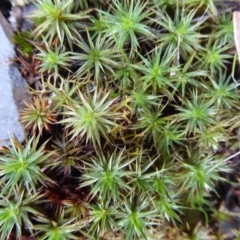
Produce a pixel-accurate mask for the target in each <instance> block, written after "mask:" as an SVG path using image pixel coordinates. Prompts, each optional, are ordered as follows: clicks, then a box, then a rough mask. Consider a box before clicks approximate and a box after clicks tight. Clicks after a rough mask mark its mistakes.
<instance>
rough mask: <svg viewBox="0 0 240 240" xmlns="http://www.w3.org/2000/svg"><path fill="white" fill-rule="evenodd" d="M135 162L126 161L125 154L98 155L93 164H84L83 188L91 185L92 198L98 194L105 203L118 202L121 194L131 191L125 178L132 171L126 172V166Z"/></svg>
mask: <svg viewBox="0 0 240 240" xmlns="http://www.w3.org/2000/svg"><path fill="white" fill-rule="evenodd" d="M133 160H134V159H127V160H125V155H124V154H123V152H120V153H116V152H114V153H113V154H111V155H107V156H104V155H102V154H101V153H98V154H97V157H96V158H93V159H92V161H91V162H87V161H85V162H84V165H85V167H84V168H83V175H82V177H81V180H82V181H83V182H82V184H81V187H85V186H89V185H90V186H92V189H91V194H92V197H94V196H95V195H96V194H98V198H100V199H102V201H104V202H105V201H108V200H110V199H113V200H114V202H117V201H118V200H120V199H121V197H122V196H121V195H122V194H121V192H125V191H130V190H131V188H130V187H129V186H128V184H127V182H126V180H125V176H126V175H128V176H129V175H131V174H132V173H131V171H127V170H126V166H127V165H129V164H130V163H131V162H132V161H133ZM124 190H125V191H124Z"/></svg>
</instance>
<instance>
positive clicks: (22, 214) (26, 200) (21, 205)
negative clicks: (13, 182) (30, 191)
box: [0, 188, 41, 239]
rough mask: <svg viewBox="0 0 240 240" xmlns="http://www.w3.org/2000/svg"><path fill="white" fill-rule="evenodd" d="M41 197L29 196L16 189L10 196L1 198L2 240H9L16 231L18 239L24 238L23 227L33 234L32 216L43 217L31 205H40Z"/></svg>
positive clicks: (0, 228) (0, 222) (0, 221)
mask: <svg viewBox="0 0 240 240" xmlns="http://www.w3.org/2000/svg"><path fill="white" fill-rule="evenodd" d="M39 197H40V195H37V194H34V195H31V196H27V194H26V193H25V192H24V191H21V190H20V191H19V189H17V188H15V189H14V191H13V192H12V193H11V194H9V195H8V196H4V195H2V194H1V196H0V231H1V234H0V236H1V239H8V238H9V236H10V234H11V232H12V231H13V230H14V229H15V230H16V239H20V238H21V236H22V225H23V224H24V225H25V227H27V228H28V229H29V231H31V232H32V229H33V223H32V221H31V219H30V216H29V215H31V214H34V215H39V216H40V215H41V213H40V212H39V211H37V210H36V209H34V208H33V207H32V206H31V205H32V204H35V205H36V203H38V201H39Z"/></svg>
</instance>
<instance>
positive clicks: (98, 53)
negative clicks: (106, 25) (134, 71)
mask: <svg viewBox="0 0 240 240" xmlns="http://www.w3.org/2000/svg"><path fill="white" fill-rule="evenodd" d="M87 36H88V44H87V43H85V42H84V41H78V42H77V46H78V47H79V48H80V49H81V50H83V51H84V53H73V56H72V59H74V60H77V61H78V62H79V64H80V65H81V66H80V68H79V69H78V71H77V72H76V75H77V77H86V76H87V75H88V73H89V72H91V75H93V78H94V80H95V81H99V80H102V78H103V79H106V78H107V77H108V75H109V74H114V69H116V67H117V66H118V65H119V59H120V56H121V55H120V54H119V52H118V50H117V49H116V47H115V46H114V44H113V41H112V40H111V39H110V38H107V36H106V35H105V36H102V35H101V34H99V35H98V36H97V38H96V40H95V41H94V42H93V40H92V39H91V37H90V36H89V33H88V32H87Z"/></svg>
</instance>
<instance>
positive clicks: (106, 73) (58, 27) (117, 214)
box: [0, 0, 240, 240]
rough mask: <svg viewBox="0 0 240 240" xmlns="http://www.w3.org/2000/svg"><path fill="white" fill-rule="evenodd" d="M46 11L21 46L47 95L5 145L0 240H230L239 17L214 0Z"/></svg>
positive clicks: (60, 0)
mask: <svg viewBox="0 0 240 240" xmlns="http://www.w3.org/2000/svg"><path fill="white" fill-rule="evenodd" d="M36 5H37V7H38V10H37V11H36V12H34V13H33V14H32V16H31V18H32V19H33V20H34V24H35V27H34V29H33V30H31V31H30V32H29V33H26V39H25V33H19V34H16V36H15V42H16V43H17V48H18V50H19V51H18V52H19V53H20V54H22V56H19V59H20V61H19V63H20V64H22V65H20V70H21V73H22V74H23V75H24V77H26V78H27V80H29V82H31V81H33V82H34V81H36V82H35V83H39V82H40V81H41V86H42V88H40V89H35V91H34V90H33V91H31V94H32V101H29V102H28V103H26V105H25V107H24V108H23V109H22V110H21V113H20V121H21V123H22V124H23V125H24V126H25V128H26V130H28V131H27V132H26V135H29V136H27V137H26V140H25V141H24V143H22V144H21V143H20V142H19V141H18V140H17V139H15V138H11V140H10V143H11V145H10V146H7V147H2V148H1V153H0V176H1V180H0V192H1V194H0V238H1V239H8V238H9V239H10V238H13V239H25V238H28V237H34V238H36V239H54V240H55V239H79V240H80V239H81V240H82V239H105V240H107V239H119V240H120V239H132V240H137V239H140V240H143V239H148V240H150V239H151V240H156V239H163V240H165V239H166V240H167V239H179V240H182V239H216V238H218V239H220V238H221V237H222V236H221V234H220V233H216V232H219V231H218V230H217V229H216V228H217V226H218V225H219V219H217V215H216V214H215V213H216V212H219V211H220V210H219V209H218V206H220V205H224V204H222V203H223V202H224V201H225V200H226V199H227V198H231V199H235V198H232V195H233V194H235V187H236V185H237V184H238V183H236V185H231V182H230V180H229V179H232V175H234V177H235V174H236V172H237V171H236V169H237V168H238V165H237V166H235V162H236V161H235V159H237V157H236V156H237V155H238V154H239V125H240V124H239V122H240V107H239V104H238V102H239V99H240V95H239V83H238V82H239V72H238V69H237V67H236V66H235V65H234V63H232V61H233V59H236V58H234V54H235V52H234V41H233V28H232V18H231V14H229V13H228V11H227V9H225V8H224V6H221V8H222V10H223V11H222V10H221V9H220V8H219V6H218V1H216V3H215V1H213V0H201V1H197V0H186V1H184V0H179V1H174V0H162V1H159V0H149V1H140V0H128V1H120V0H109V1H102V0H101V1H95V0H84V1H82V0H81V1H80V0H77V1H73V0H70V1H68V0H38V1H37V2H36ZM217 11H218V14H217ZM29 34H31V36H28V35H29ZM33 38H34V41H33ZM40 42H43V44H41V43H40ZM32 47H34V49H32ZM30 49H31V51H32V52H31V53H30ZM25 52H28V54H29V55H31V57H32V59H33V60H34V61H32V62H29V60H30V58H29V55H27V54H25ZM29 69H30V70H31V69H35V71H33V70H32V71H29ZM232 69H233V70H235V69H236V72H233V70H232ZM33 85H34V84H32V85H31V87H32V88H36V87H34V86H33ZM47 139H48V140H47ZM46 140H47V141H46ZM230 154H233V155H230ZM229 155H230V156H229ZM234 157H236V158H234ZM233 168H234V169H233ZM236 179H239V176H236ZM236 181H237V180H236ZM221 182H222V183H221ZM225 183H226V184H229V189H231V191H229V192H228V193H226V197H224V198H222V196H223V195H224V194H223V193H221V192H219V189H218V187H217V186H218V185H220V184H223V185H225ZM232 189H233V190H232ZM225 205H226V206H228V205H229V203H228V204H227V203H226V204H225ZM228 210H231V209H228ZM212 226H214V228H211V227H212Z"/></svg>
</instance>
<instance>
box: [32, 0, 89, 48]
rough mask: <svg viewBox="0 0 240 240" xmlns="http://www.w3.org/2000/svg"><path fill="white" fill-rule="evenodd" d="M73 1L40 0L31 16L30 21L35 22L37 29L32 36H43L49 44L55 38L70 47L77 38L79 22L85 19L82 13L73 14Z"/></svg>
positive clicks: (78, 35)
mask: <svg viewBox="0 0 240 240" xmlns="http://www.w3.org/2000/svg"><path fill="white" fill-rule="evenodd" d="M73 7H74V1H73V0H70V1H68V0H54V1H52V0H41V1H39V2H38V4H37V8H38V10H36V11H35V12H34V13H33V14H32V16H31V17H32V19H33V20H37V27H36V28H35V29H34V31H33V34H34V35H35V34H36V35H37V36H40V35H42V34H44V38H45V39H46V40H47V41H48V43H49V44H51V43H52V42H53V41H54V40H56V39H55V38H56V37H57V41H60V44H61V45H63V44H64V40H65V39H67V42H68V44H69V45H70V46H72V41H73V40H74V38H79V37H80V34H79V32H78V27H80V26H81V25H80V24H79V22H78V21H79V20H83V19H86V18H87V16H86V15H85V14H84V13H79V14H73V13H71V12H72V9H73Z"/></svg>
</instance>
